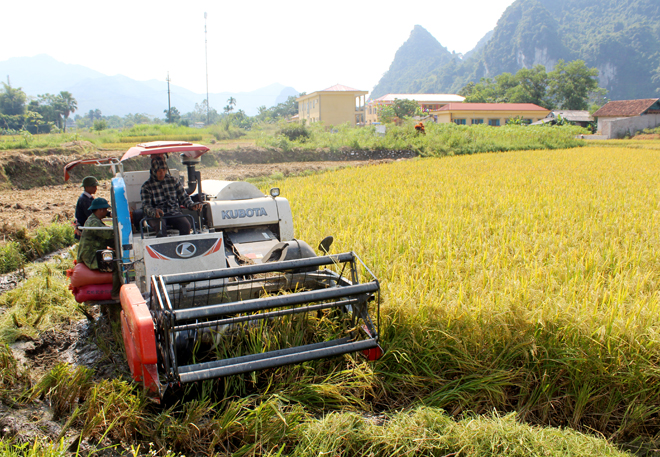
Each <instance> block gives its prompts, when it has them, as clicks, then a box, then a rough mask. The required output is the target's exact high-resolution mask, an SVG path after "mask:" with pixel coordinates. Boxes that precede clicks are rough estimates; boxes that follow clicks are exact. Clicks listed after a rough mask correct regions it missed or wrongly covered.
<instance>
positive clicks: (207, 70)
mask: <svg viewBox="0 0 660 457" xmlns="http://www.w3.org/2000/svg"><path fill="white" fill-rule="evenodd" d="M204 58H205V60H206V125H209V123H210V122H209V105H210V103H209V52H208V44H207V40H206V12H205V13H204Z"/></svg>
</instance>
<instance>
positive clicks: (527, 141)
mask: <svg viewBox="0 0 660 457" xmlns="http://www.w3.org/2000/svg"><path fill="white" fill-rule="evenodd" d="M386 129H387V130H386V133H385V135H379V134H377V133H376V128H375V126H366V127H363V128H353V127H350V126H349V125H347V124H346V125H341V126H338V127H335V128H332V129H326V128H325V127H324V126H323V124H320V123H314V124H312V125H310V126H308V127H305V128H304V129H303V128H302V127H297V128H294V127H283V128H282V129H281V130H280V131H279V132H277V133H276V134H274V135H273V134H272V133H268V134H266V133H264V134H263V135H262V136H261V137H259V139H258V140H257V145H258V146H261V147H265V148H269V149H278V150H282V151H284V152H289V151H292V150H301V151H318V150H324V151H323V152H324V153H326V154H327V153H330V154H333V153H334V154H336V155H337V156H338V157H339V156H343V155H344V154H343V152H345V150H351V151H412V152H414V153H415V154H416V155H419V156H435V157H440V156H447V155H462V154H474V153H478V152H502V151H513V150H522V149H526V150H535V149H562V148H573V147H577V146H583V145H584V144H585V142H584V141H583V140H578V139H576V138H575V137H576V135H578V134H581V133H586V131H585V130H584V129H582V128H580V127H574V126H561V127H558V126H553V127H548V126H520V125H507V126H503V127H499V128H493V127H490V126H486V125H474V126H464V125H456V124H435V123H429V124H428V126H427V127H426V135H420V134H418V133H417V132H416V131H415V129H414V125H413V123H411V122H408V123H405V124H403V125H400V126H396V125H390V124H388V125H387V126H386Z"/></svg>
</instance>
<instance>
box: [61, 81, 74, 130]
mask: <svg viewBox="0 0 660 457" xmlns="http://www.w3.org/2000/svg"><path fill="white" fill-rule="evenodd" d="M59 97H60V100H61V103H62V105H61V110H62V111H61V112H62V116H64V132H65V133H66V121H67V120H68V119H69V115H70V114H72V113H75V112H76V110H77V109H78V102H77V101H76V99H75V98H73V95H72V94H71V92H67V91H65V90H63V91H62V92H60V95H59Z"/></svg>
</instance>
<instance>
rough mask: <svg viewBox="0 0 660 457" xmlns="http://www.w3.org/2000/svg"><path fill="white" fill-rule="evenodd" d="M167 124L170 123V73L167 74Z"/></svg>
mask: <svg viewBox="0 0 660 457" xmlns="http://www.w3.org/2000/svg"><path fill="white" fill-rule="evenodd" d="M165 81H167V122H169V123H172V105H171V104H170V72H169V71H168V72H167V79H166V80H165Z"/></svg>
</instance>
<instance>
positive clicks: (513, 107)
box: [437, 103, 550, 112]
mask: <svg viewBox="0 0 660 457" xmlns="http://www.w3.org/2000/svg"><path fill="white" fill-rule="evenodd" d="M437 111H548V112H549V111H550V110H549V109H545V108H542V107H540V106H538V105H535V104H534V103H448V104H446V105H445V106H443V107H442V108H440V109H438V110H437Z"/></svg>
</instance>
